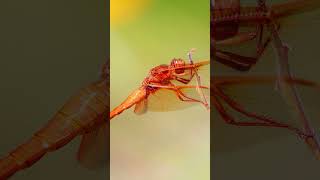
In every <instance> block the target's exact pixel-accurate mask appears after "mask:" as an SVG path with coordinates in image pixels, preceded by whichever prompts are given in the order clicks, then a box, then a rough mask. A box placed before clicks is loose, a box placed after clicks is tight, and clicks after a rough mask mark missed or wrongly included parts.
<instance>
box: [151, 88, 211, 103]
mask: <svg viewBox="0 0 320 180" xmlns="http://www.w3.org/2000/svg"><path fill="white" fill-rule="evenodd" d="M148 86H151V87H158V88H164V89H168V90H172V91H174V93H175V94H176V95H177V97H178V98H179V99H180V100H181V101H188V102H198V103H201V104H203V105H204V106H205V107H206V108H207V107H208V104H206V103H205V102H203V101H201V100H198V99H194V98H191V97H189V96H187V95H185V93H183V92H182V91H181V89H182V88H197V87H198V88H201V89H208V87H205V86H176V85H174V84H169V85H159V84H149V85H148Z"/></svg>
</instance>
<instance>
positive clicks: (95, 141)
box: [77, 124, 109, 169]
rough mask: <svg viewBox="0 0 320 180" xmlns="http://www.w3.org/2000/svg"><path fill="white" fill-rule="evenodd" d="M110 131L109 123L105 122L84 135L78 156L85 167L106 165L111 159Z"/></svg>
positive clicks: (91, 167) (92, 167)
mask: <svg viewBox="0 0 320 180" xmlns="http://www.w3.org/2000/svg"><path fill="white" fill-rule="evenodd" d="M108 131H109V127H108V125H107V124H103V125H102V126H101V127H99V128H98V129H97V130H95V131H93V132H91V133H88V134H84V135H83V136H82V140H81V144H80V147H79V150H78V157H77V158H78V161H79V162H80V164H81V165H82V166H83V167H86V168H88V169H97V168H103V167H106V165H107V162H108V161H109V160H108V153H109V145H108V141H109V132H108Z"/></svg>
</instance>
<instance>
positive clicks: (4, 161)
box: [0, 62, 109, 179]
mask: <svg viewBox="0 0 320 180" xmlns="http://www.w3.org/2000/svg"><path fill="white" fill-rule="evenodd" d="M108 113H109V63H108V62H107V63H105V65H103V67H102V70H101V74H100V79H99V80H97V81H96V82H93V83H91V84H89V85H88V86H86V87H84V88H83V89H81V90H80V91H79V92H78V93H77V94H75V95H73V96H72V97H71V98H70V99H69V100H68V101H67V102H66V103H65V104H64V105H63V106H62V108H61V109H60V110H58V112H57V113H56V114H55V115H54V116H53V118H52V119H51V120H50V121H49V122H48V123H47V124H46V125H44V126H43V127H42V128H41V129H40V130H38V131H37V132H36V133H34V134H33V136H32V137H31V138H30V139H29V140H28V141H26V142H25V143H23V144H21V145H20V146H18V147H17V148H16V149H14V150H13V151H11V152H10V153H9V154H8V155H7V156H5V157H3V158H1V159H0V179H8V178H9V177H11V176H12V175H14V174H15V173H16V172H17V171H20V170H22V169H25V168H28V167H30V166H32V165H33V164H34V163H36V162H37V161H39V160H40V159H41V158H42V157H43V156H44V155H46V154H47V153H48V152H52V151H56V150H58V149H59V148H61V147H63V146H65V145H66V144H68V143H69V142H70V141H71V140H73V139H74V138H75V137H77V136H82V140H81V144H80V147H79V150H78V155H77V158H78V161H79V162H80V163H81V164H82V165H83V166H85V167H88V168H96V167H98V166H100V165H101V164H103V163H105V162H106V161H107V159H106V158H107V157H106V154H107V153H106V152H107V151H108V149H107V146H108V145H107V144H106V143H107V142H108V139H109V132H108V130H109V123H108V122H109V121H107V119H109V118H108ZM94 149H95V150H94ZM96 150H98V151H96ZM95 157H99V158H95Z"/></svg>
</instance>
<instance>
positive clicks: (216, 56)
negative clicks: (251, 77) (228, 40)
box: [211, 50, 258, 71]
mask: <svg viewBox="0 0 320 180" xmlns="http://www.w3.org/2000/svg"><path fill="white" fill-rule="evenodd" d="M211 59H213V60H215V61H218V62H220V63H222V64H224V65H226V66H229V67H231V68H233V69H236V70H238V71H248V70H250V68H251V66H252V65H254V64H256V62H257V61H258V59H257V58H254V57H247V56H242V55H238V54H235V53H231V52H227V51H221V50H214V53H213V54H212V56H211Z"/></svg>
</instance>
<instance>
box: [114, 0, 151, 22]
mask: <svg viewBox="0 0 320 180" xmlns="http://www.w3.org/2000/svg"><path fill="white" fill-rule="evenodd" d="M149 2H150V0H111V1H110V23H111V25H113V26H114V25H118V24H120V23H124V22H127V21H129V20H131V19H133V18H135V17H137V15H139V14H140V13H141V12H143V10H144V9H145V7H146V6H147V5H148V4H149Z"/></svg>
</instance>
